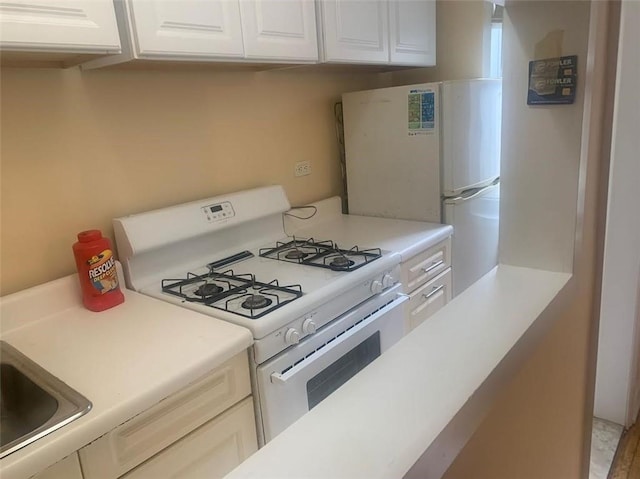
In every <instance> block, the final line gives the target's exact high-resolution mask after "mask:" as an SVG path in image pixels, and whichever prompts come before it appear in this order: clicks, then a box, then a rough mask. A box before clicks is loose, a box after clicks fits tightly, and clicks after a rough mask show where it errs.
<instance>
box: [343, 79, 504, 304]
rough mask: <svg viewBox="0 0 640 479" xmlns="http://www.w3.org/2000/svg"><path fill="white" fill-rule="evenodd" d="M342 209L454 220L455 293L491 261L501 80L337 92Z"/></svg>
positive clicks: (494, 238) (494, 261)
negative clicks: (343, 188)
mask: <svg viewBox="0 0 640 479" xmlns="http://www.w3.org/2000/svg"><path fill="white" fill-rule="evenodd" d="M342 103H343V114H344V139H345V153H346V175H347V194H348V204H349V213H351V214H357V215H365V216H382V217H386V218H398V219H407V220H417V221H429V222H436V223H440V222H443V223H446V224H450V225H452V226H453V228H454V229H453V240H452V274H453V294H454V296H455V295H457V294H459V293H460V292H462V291H464V290H465V289H466V288H467V287H468V286H470V285H471V284H472V283H473V282H475V281H476V280H478V279H479V278H480V277H481V276H483V275H484V274H485V273H487V272H488V271H489V270H490V269H491V268H493V267H494V266H495V265H496V264H497V262H498V219H499V203H500V197H499V176H500V132H501V108H502V81H501V80H494V79H478V80H460V81H449V82H442V83H425V84H421V85H409V86H400V87H392V88H382V89H377V90H368V91H360V92H353V93H346V94H344V95H342Z"/></svg>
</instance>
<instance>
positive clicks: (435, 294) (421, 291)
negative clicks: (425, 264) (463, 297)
mask: <svg viewBox="0 0 640 479" xmlns="http://www.w3.org/2000/svg"><path fill="white" fill-rule="evenodd" d="M449 301H451V268H447V270H446V271H445V272H444V273H442V274H440V275H439V276H437V277H435V278H433V279H432V280H431V281H429V282H428V283H426V284H424V285H422V286H420V287H419V288H418V289H416V290H415V291H413V292H412V293H411V294H410V295H409V301H408V302H407V306H406V308H407V310H406V311H407V313H406V316H407V321H408V326H409V331H410V330H412V329H414V328H415V327H416V326H418V325H419V324H421V323H422V322H424V320H425V319H427V318H428V317H429V316H432V315H433V314H434V313H435V312H436V311H438V310H439V309H441V308H442V307H443V306H444V305H445V304H447V303H448V302H449Z"/></svg>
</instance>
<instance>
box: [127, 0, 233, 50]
mask: <svg viewBox="0 0 640 479" xmlns="http://www.w3.org/2000/svg"><path fill="white" fill-rule="evenodd" d="M127 7H128V8H129V17H130V22H131V24H130V27H131V31H132V37H133V42H134V48H135V53H136V56H137V57H139V58H158V57H182V58H184V57H194V58H196V59H206V58H211V57H215V58H221V57H236V58H242V57H243V55H244V48H243V45H242V27H241V24H240V6H239V3H238V0H215V1H212V0H128V1H127Z"/></svg>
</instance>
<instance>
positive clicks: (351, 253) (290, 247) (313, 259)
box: [259, 237, 382, 271]
mask: <svg viewBox="0 0 640 479" xmlns="http://www.w3.org/2000/svg"><path fill="white" fill-rule="evenodd" d="M259 254H260V256H262V257H263V258H270V259H274V260H278V261H285V262H289V263H298V264H305V265H309V266H317V267H321V268H328V269H331V270H333V271H353V270H356V269H358V268H360V267H362V266H364V265H366V264H368V263H370V262H371V261H374V260H376V259H378V258H380V257H381V256H382V250H381V249H380V248H373V249H362V250H361V249H359V248H358V247H357V246H354V247H353V248H351V249H341V248H340V247H339V246H338V245H337V244H336V243H334V242H333V241H315V240H314V239H313V238H309V239H306V240H303V239H296V238H295V237H294V238H293V240H292V241H287V242H281V241H278V242H276V245H275V247H273V248H262V249H260V252H259Z"/></svg>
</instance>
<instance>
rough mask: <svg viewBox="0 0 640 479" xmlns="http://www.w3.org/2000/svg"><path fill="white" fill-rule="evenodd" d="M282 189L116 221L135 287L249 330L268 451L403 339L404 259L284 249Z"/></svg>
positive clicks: (321, 248)
mask: <svg viewBox="0 0 640 479" xmlns="http://www.w3.org/2000/svg"><path fill="white" fill-rule="evenodd" d="M289 209H290V205H289V201H288V200H287V198H286V196H285V193H284V191H283V189H282V188H281V187H280V186H271V187H265V188H258V189H254V190H248V191H243V192H239V193H234V194H229V195H225V196H220V197H216V198H209V199H205V200H201V201H195V202H191V203H186V204H183V205H178V206H174V207H169V208H164V209H160V210H155V211H151V212H148V213H142V214H137V215H132V216H127V217H124V218H117V219H115V220H114V229H115V236H116V243H117V246H118V253H119V257H120V260H121V261H122V264H123V267H124V271H125V279H126V282H127V285H128V286H129V287H130V288H132V289H134V290H136V291H139V292H141V293H144V294H148V295H150V296H153V297H156V298H159V299H162V300H164V301H169V302H172V303H175V304H178V305H181V306H184V307H186V308H190V309H193V310H196V311H199V312H201V313H204V314H207V315H210V316H213V317H216V318H219V319H222V320H226V321H231V322H233V323H235V324H238V325H240V326H244V327H246V328H248V329H249V330H251V332H252V333H253V337H254V345H253V346H252V348H251V351H250V360H251V370H252V374H251V376H252V384H253V392H254V397H255V400H256V404H255V406H256V417H257V426H258V435H259V442H260V444H264V443H265V442H267V441H269V440H270V439H272V438H273V437H274V436H276V435H277V434H278V433H280V432H281V431H282V430H284V429H285V428H286V427H287V426H289V425H290V424H291V423H293V422H294V421H295V420H296V419H298V418H299V417H300V416H301V415H302V414H304V413H305V412H306V411H308V410H310V409H311V408H313V407H314V406H315V405H316V404H318V403H319V402H320V401H321V400H322V399H324V398H325V397H326V396H328V395H329V394H331V393H332V392H333V391H334V390H336V389H337V388H338V387H340V386H341V385H342V384H343V383H345V382H346V381H347V380H348V379H350V378H351V377H352V376H353V375H355V374H356V373H357V372H358V371H360V370H361V369H362V368H364V367H365V366H366V365H367V364H369V363H370V362H371V361H373V360H374V359H375V358H376V357H378V356H379V355H380V354H381V353H382V352H384V351H385V350H386V349H387V348H389V346H391V345H392V344H393V343H395V342H396V341H398V340H399V339H400V338H401V337H402V335H403V308H402V304H403V303H404V302H405V301H406V297H405V296H404V295H401V294H400V293H399V289H400V284H399V282H398V281H399V276H400V275H399V266H398V265H399V261H400V256H399V255H397V254H395V253H390V252H386V251H382V250H380V249H364V250H361V249H359V248H358V247H357V246H354V245H348V247H346V248H344V247H343V245H340V246H339V245H336V244H335V243H333V242H332V241H330V239H320V238H318V239H315V240H314V239H312V238H294V237H288V236H287V234H286V232H285V231H284V222H283V218H282V215H283V214H284V213H285V212H287V211H288V210H289Z"/></svg>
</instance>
